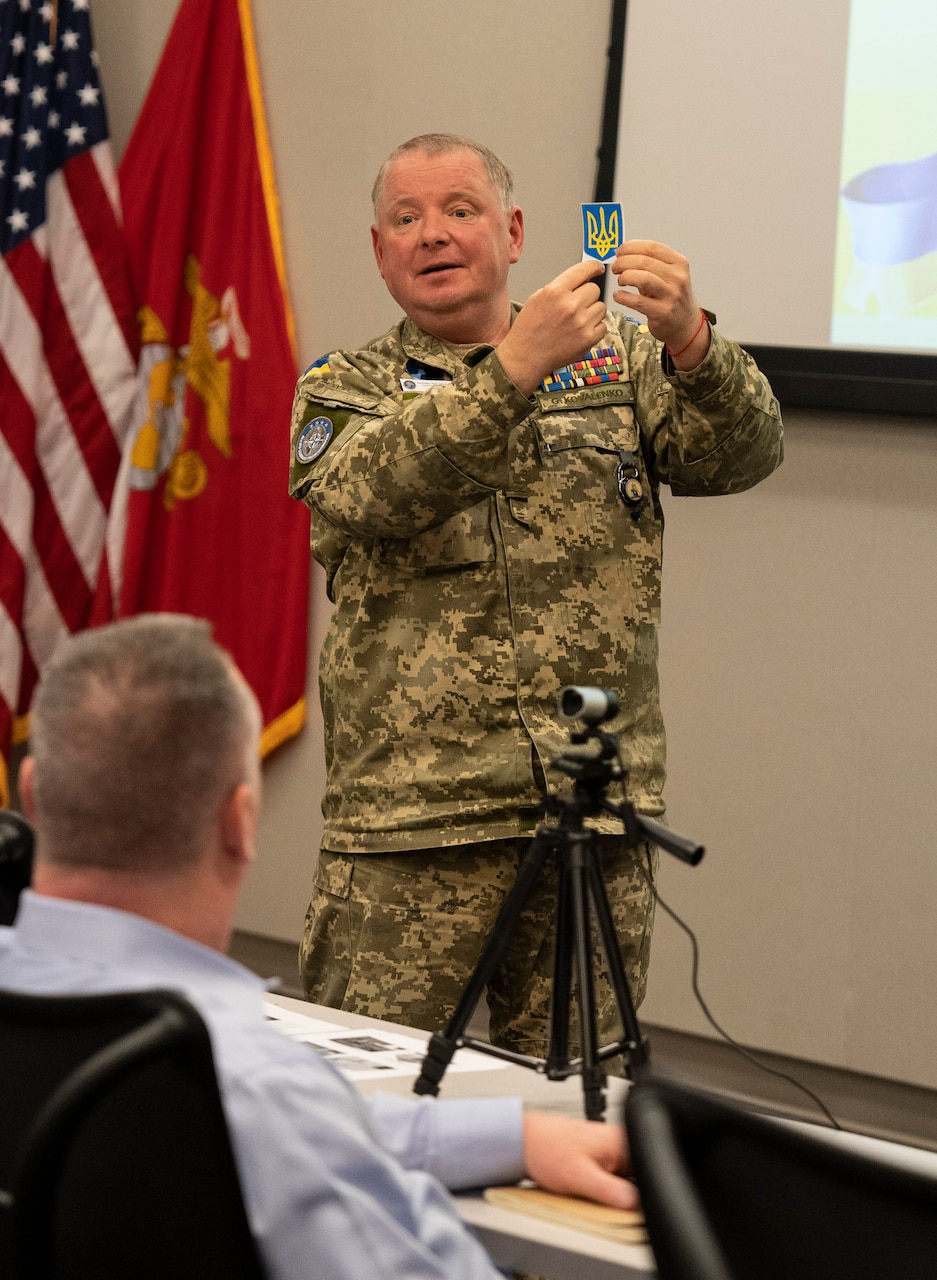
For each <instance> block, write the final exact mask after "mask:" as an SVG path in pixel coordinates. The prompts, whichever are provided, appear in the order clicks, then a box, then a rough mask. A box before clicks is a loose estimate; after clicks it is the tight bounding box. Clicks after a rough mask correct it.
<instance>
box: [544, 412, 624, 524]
mask: <svg viewBox="0 0 937 1280" xmlns="http://www.w3.org/2000/svg"><path fill="white" fill-rule="evenodd" d="M537 440H538V448H539V452H540V462H541V466H542V467H543V472H544V480H545V481H546V483H547V484H548V485H550V484H551V479H552V481H553V483H554V484H555V485H556V486H558V488H557V491H556V496H557V497H559V498H561V500H563V501H579V502H586V503H595V504H596V505H597V506H599V507H604V506H605V505H606V504H611V508H612V510H616V511H617V509H618V508H623V504H622V502H621V499H620V498H619V496H618V467H619V463H621V462H622V461H623V460H624V459H625V458H627V459H629V460H630V461H633V464H634V466H635V467H636V468H637V470H638V475H639V478H640V480H641V482H642V484H643V485H644V492H645V493H646V492H648V489H647V476H646V474H645V472H644V459H643V458H642V456H641V440H640V434H639V432H638V425H637V423H636V422H635V418H634V409H633V407H632V406H631V404H616V405H614V406H606V407H604V408H603V409H599V410H597V409H592V408H590V409H589V411H588V412H583V411H582V409H581V408H579V406H576V405H570V406H569V407H568V408H565V407H564V408H562V409H561V410H560V411H559V412H557V411H556V410H555V409H554V410H553V411H552V412H550V413H545V414H543V415H542V416H541V417H540V418H539V419H538V420H537ZM551 487H552V486H551Z"/></svg>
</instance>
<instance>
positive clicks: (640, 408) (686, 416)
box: [619, 322, 784, 495]
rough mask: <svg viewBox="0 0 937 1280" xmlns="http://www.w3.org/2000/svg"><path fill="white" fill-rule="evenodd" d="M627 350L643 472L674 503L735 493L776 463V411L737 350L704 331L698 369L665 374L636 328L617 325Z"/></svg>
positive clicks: (654, 349) (779, 447)
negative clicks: (665, 488)
mask: <svg viewBox="0 0 937 1280" xmlns="http://www.w3.org/2000/svg"><path fill="white" fill-rule="evenodd" d="M619 327H620V329H621V333H622V339H623V341H624V342H625V344H626V346H628V347H629V348H630V365H631V376H632V379H633V382H634V385H635V395H636V409H637V414H638V419H639V421H640V424H641V430H642V436H643V439H644V443H645V453H646V456H647V463H648V467H649V468H650V469H651V471H652V472H653V474H654V475H655V476H656V478H657V479H658V480H659V481H660V482H661V483H663V484H669V485H670V488H671V490H672V492H673V493H675V494H677V495H707V494H725V493H740V492H742V490H744V489H750V488H751V487H752V486H753V485H755V484H758V482H759V481H760V480H764V479H765V477H766V476H769V475H770V474H771V472H772V471H774V470H775V468H776V467H778V466H779V465H780V463H781V460H782V458H783V456H784V445H783V428H782V424H781V411H780V408H779V407H778V402H777V400H776V399H775V397H774V394H773V393H772V391H771V387H770V385H769V384H768V380H767V379H766V378H765V376H764V374H762V373H761V372H760V370H759V369H758V367H757V366H756V364H755V362H754V360H752V358H751V356H749V355H748V353H747V352H745V351H743V350H742V348H741V347H740V346H738V344H737V343H734V342H731V341H729V340H728V339H727V338H725V337H723V335H722V334H721V333H720V332H719V330H718V329H715V328H714V329H713V330H712V342H711V344H710V348H709V352H708V354H707V356H706V358H705V359H704V360H703V362H702V364H701V365H699V366H698V368H696V369H693V370H691V371H690V372H689V373H681V372H676V371H675V372H673V373H671V374H669V375H668V374H665V372H664V369H663V367H662V364H661V346H660V343H658V342H657V341H656V340H655V339H654V338H652V337H651V335H650V334H649V333H648V332H647V330H646V329H645V328H644V326H641V327H639V326H637V325H633V324H630V323H628V322H623V323H621V322H620V326H619Z"/></svg>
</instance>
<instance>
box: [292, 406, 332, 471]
mask: <svg viewBox="0 0 937 1280" xmlns="http://www.w3.org/2000/svg"><path fill="white" fill-rule="evenodd" d="M334 433H335V428H334V427H333V425H332V420H331V419H330V418H326V417H325V416H320V417H317V418H312V419H311V420H310V421H309V422H307V423H306V425H305V426H304V427H303V428H302V430H301V431H300V433H299V435H298V436H297V438H296V461H297V462H301V463H303V464H304V465H305V464H306V463H307V462H315V460H316V458H320V457H321V456H322V454H323V453H325V451H326V449H327V448H328V447H329V441H330V440H331V439H332V436H333V435H334Z"/></svg>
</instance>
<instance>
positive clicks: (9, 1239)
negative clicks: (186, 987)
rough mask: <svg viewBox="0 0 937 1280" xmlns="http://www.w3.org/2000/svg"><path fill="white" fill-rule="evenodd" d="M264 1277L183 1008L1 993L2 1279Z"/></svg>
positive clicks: (157, 996) (150, 995)
mask: <svg viewBox="0 0 937 1280" xmlns="http://www.w3.org/2000/svg"><path fill="white" fill-rule="evenodd" d="M264 1274H265V1273H264V1269H263V1267H262V1265H261V1262H260V1259H259V1256H258V1253H257V1248H256V1245H255V1242H254V1239H253V1237H252V1235H251V1231H250V1227H249V1225H248V1221H247V1215H246V1212H245V1208H244V1202H243V1199H242V1197H241V1188H240V1183H239V1181H238V1175H237V1169H236V1166H235V1163H234V1155H233V1152H232V1148H231V1142H230V1138H229V1135H228V1128H227V1123H226V1121H225V1116H224V1112H223V1110H222V1105H221V1099H220V1097H219V1093H218V1084H217V1080H216V1077H215V1070H214V1064H213V1061H212V1056H211V1045H210V1041H209V1038H208V1033H207V1031H206V1029H205V1026H204V1024H203V1022H202V1020H201V1018H200V1017H199V1015H198V1013H197V1012H196V1011H195V1009H194V1008H193V1007H192V1006H191V1005H190V1004H189V1003H188V1001H186V1000H184V999H183V998H182V997H181V996H179V995H176V994H175V993H173V992H171V991H144V992H132V993H127V994H124V993H121V994H117V995H101V996H76V997H64V996H63V997H58V996H24V995H16V994H12V993H10V992H3V991H0V1275H2V1276H3V1277H4V1280H7V1277H9V1278H10V1280H13V1278H14V1277H15V1280H118V1277H119V1278H120V1280H127V1278H128V1277H129V1278H132V1280H190V1278H191V1280H263V1277H264Z"/></svg>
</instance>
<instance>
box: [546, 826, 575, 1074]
mask: <svg viewBox="0 0 937 1280" xmlns="http://www.w3.org/2000/svg"><path fill="white" fill-rule="evenodd" d="M571 876H572V873H571V869H570V866H569V859H568V858H567V857H566V855H565V851H561V853H560V864H559V876H558V877H557V892H556V938H555V945H554V952H553V992H552V999H551V1002H550V1044H549V1048H548V1049H547V1061H546V1073H547V1077H548V1078H549V1079H551V1080H557V1079H560V1080H561V1079H564V1078H565V1076H566V1071H565V1070H564V1068H566V1067H567V1065H568V1063H569V1016H570V1001H571V996H572V974H573V952H572V945H573V932H574V923H573V889H572V881H571Z"/></svg>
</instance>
